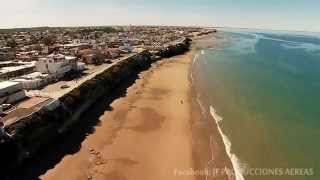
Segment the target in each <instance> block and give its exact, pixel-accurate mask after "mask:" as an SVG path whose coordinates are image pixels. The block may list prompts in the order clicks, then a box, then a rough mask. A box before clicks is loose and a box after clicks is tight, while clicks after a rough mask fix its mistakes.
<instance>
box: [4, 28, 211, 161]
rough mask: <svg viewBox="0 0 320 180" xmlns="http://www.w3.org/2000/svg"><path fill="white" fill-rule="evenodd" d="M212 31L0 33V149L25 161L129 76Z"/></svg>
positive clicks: (34, 30)
mask: <svg viewBox="0 0 320 180" xmlns="http://www.w3.org/2000/svg"><path fill="white" fill-rule="evenodd" d="M215 31H216V30H214V29H210V28H198V27H165V26H160V27H159V26H158V27H152V26H121V27H120V26H115V27H65V28H62V27H39V28H21V29H3V30H0V117H1V118H0V125H1V127H0V128H1V129H0V130H1V133H0V145H1V147H2V148H1V149H2V150H3V151H5V152H8V151H9V152H12V153H13V152H14V151H13V150H10V149H12V148H10V147H9V146H7V145H5V144H6V143H9V144H10V143H11V144H14V146H15V148H14V149H16V150H15V151H17V152H14V153H13V155H12V157H14V158H15V160H12V159H10V161H12V162H13V161H18V162H19V161H22V160H24V159H25V158H27V157H29V156H31V154H32V153H35V152H36V151H37V149H38V148H39V147H40V146H41V144H45V143H48V142H49V141H50V139H52V138H53V136H56V133H55V132H62V131H65V130H66V129H68V128H70V124H72V123H73V122H74V121H76V120H77V119H78V118H79V117H80V115H81V114H82V113H83V112H84V111H85V110H86V109H87V108H88V107H89V106H90V105H92V104H93V103H94V102H95V100H97V99H98V98H99V97H101V95H103V94H105V93H106V92H110V91H111V88H112V87H114V86H116V85H117V83H119V82H120V81H121V80H123V79H126V78H128V77H129V76H130V72H133V71H136V69H141V67H142V66H147V65H150V63H151V62H154V61H157V60H159V59H161V58H164V57H166V56H167V55H168V56H170V54H172V55H175V54H181V53H183V52H185V51H186V50H187V49H188V47H189V40H191V39H192V38H195V37H199V36H202V35H207V34H209V33H212V32H215ZM146 61H148V62H146ZM141 64H142V65H141ZM52 119H54V120H52ZM40 127H41V128H40ZM46 131H47V132H46ZM50 132H51V134H54V135H50ZM52 132H53V133H52ZM44 137H46V138H47V139H46V138H44ZM37 143H38V145H37ZM22 144H23V145H22ZM6 148H7V150H5V149H6ZM12 157H11V158H12ZM8 158H9V156H8Z"/></svg>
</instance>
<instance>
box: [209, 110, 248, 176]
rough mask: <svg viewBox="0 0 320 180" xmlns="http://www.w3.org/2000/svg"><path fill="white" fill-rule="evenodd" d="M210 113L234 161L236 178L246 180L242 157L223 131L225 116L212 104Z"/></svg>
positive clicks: (228, 153)
mask: <svg viewBox="0 0 320 180" xmlns="http://www.w3.org/2000/svg"><path fill="white" fill-rule="evenodd" d="M210 114H211V115H212V117H213V119H214V120H215V122H216V124H217V127H218V130H219V133H220V135H221V136H222V140H223V143H224V145H225V148H226V152H227V155H228V156H229V158H230V160H231V163H232V167H233V169H234V172H235V178H236V180H245V179H244V176H243V174H242V169H243V168H242V166H241V162H240V159H239V158H238V157H237V156H236V155H235V154H233V153H232V152H231V141H230V139H229V138H228V137H227V136H226V135H225V134H224V133H223V131H222V129H221V127H220V123H221V122H222V120H223V118H222V117H221V116H220V115H219V114H218V113H217V112H216V110H215V109H214V108H213V107H212V106H210Z"/></svg>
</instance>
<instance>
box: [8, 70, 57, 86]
mask: <svg viewBox="0 0 320 180" xmlns="http://www.w3.org/2000/svg"><path fill="white" fill-rule="evenodd" d="M54 80H55V78H53V77H52V78H50V75H49V74H42V73H41V72H34V73H31V74H27V75H25V76H21V77H19V78H17V79H14V80H13V81H14V82H20V83H21V84H22V88H23V89H25V90H33V89H39V88H41V87H43V86H46V85H48V84H49V83H50V82H52V81H54Z"/></svg>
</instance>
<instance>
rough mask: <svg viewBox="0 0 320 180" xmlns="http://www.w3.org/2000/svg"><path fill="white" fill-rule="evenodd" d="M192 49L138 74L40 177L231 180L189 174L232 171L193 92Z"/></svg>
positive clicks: (223, 150) (213, 128)
mask: <svg viewBox="0 0 320 180" xmlns="http://www.w3.org/2000/svg"><path fill="white" fill-rule="evenodd" d="M202 45H205V46H207V44H206V43H203V44H202ZM197 48H201V47H199V46H195V47H194V48H193V49H194V50H192V51H189V52H188V53H186V54H184V55H180V56H176V57H173V58H169V59H164V60H162V61H159V62H157V63H154V64H153V65H152V67H151V68H150V69H149V70H147V71H144V72H142V73H140V74H139V78H138V79H137V80H136V81H135V82H134V84H133V85H132V86H130V87H129V88H128V89H127V90H126V92H125V95H124V96H122V97H120V98H117V99H116V100H114V101H113V102H112V103H111V105H110V108H107V109H105V110H103V111H104V113H102V115H99V116H98V117H96V118H98V119H99V121H98V123H97V124H98V125H96V126H94V129H93V130H92V132H90V133H87V135H86V136H85V137H83V140H80V142H81V145H80V146H79V147H78V148H77V149H76V150H72V152H69V153H66V154H64V155H62V156H61V158H59V157H58V160H56V161H54V163H52V165H49V168H44V170H41V171H40V174H41V175H40V177H39V178H40V179H43V180H61V179H68V180H89V179H94V180H100V179H101V180H105V179H112V180H126V179H130V180H142V179H145V180H164V179H166V180H179V179H181V180H182V179H183V180H189V179H190V180H193V179H197V180H200V179H201V180H202V179H215V180H217V179H232V178H228V177H227V176H225V175H219V176H214V175H213V176H212V175H211V176H208V175H203V174H202V175H197V176H196V175H192V174H189V173H190V172H191V173H192V171H190V170H196V171H197V170H200V171H201V170H205V169H208V168H220V169H224V168H226V167H231V165H230V163H229V160H228V157H227V156H226V153H225V149H224V146H223V144H222V141H221V137H220V136H219V135H218V132H217V128H216V126H215V124H214V123H213V121H212V120H211V119H208V118H206V117H205V116H202V113H201V110H200V108H199V105H198V104H197V102H196V98H195V92H193V88H192V85H191V80H190V76H189V75H190V70H191V65H192V61H193V58H194V54H195V53H196V52H198V51H197V50H198V49H197ZM103 111H102V112H103ZM90 117H91V116H89V115H88V116H84V118H90ZM79 133H81V132H79ZM71 139H72V138H71ZM67 141H68V142H71V141H72V140H71V141H70V139H69V140H67ZM62 147H63V146H62ZM60 149H61V148H60ZM49 156H50V155H49ZM40 162H41V160H40ZM209 170H211V169H209Z"/></svg>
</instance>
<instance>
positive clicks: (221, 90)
mask: <svg viewBox="0 0 320 180" xmlns="http://www.w3.org/2000/svg"><path fill="white" fill-rule="evenodd" d="M216 36H218V37H219V38H212V41H215V44H219V43H220V45H219V46H218V47H215V48H204V49H202V50H201V51H199V53H198V54H196V55H195V58H194V62H193V65H192V81H193V83H194V84H195V87H196V93H197V94H198V100H199V103H200V104H201V106H202V107H203V108H202V109H204V110H203V111H205V112H207V115H208V116H211V118H212V120H213V121H215V123H216V124H217V125H218V131H219V133H220V135H221V137H222V138H223V142H224V145H225V148H226V152H227V155H228V156H229V158H230V159H231V162H232V166H233V169H235V176H236V179H237V180H243V179H246V180H260V179H261V180H273V179H274V180H278V179H279V180H289V179H290V180H319V179H320V155H319V153H320V143H319V142H320V105H319V104H320V33H308V32H287V31H264V30H250V29H219V33H218V34H217V35H216Z"/></svg>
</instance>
